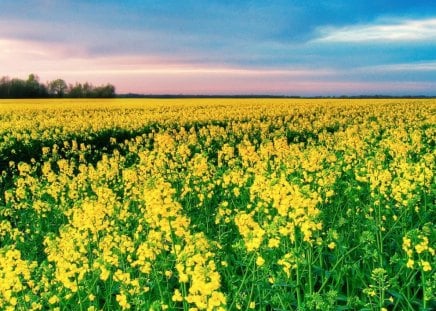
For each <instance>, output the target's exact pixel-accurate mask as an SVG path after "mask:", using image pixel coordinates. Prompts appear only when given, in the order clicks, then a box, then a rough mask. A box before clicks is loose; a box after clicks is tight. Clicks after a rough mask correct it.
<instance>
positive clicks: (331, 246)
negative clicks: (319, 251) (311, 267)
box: [327, 242, 336, 250]
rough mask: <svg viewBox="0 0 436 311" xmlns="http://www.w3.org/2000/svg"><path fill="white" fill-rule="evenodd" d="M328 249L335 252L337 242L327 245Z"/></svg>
mask: <svg viewBox="0 0 436 311" xmlns="http://www.w3.org/2000/svg"><path fill="white" fill-rule="evenodd" d="M327 247H328V248H330V249H331V250H334V249H335V247H336V243H335V242H330V243H329V245H327Z"/></svg>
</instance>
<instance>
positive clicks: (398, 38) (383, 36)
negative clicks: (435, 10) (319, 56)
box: [316, 18, 436, 43]
mask: <svg viewBox="0 0 436 311" xmlns="http://www.w3.org/2000/svg"><path fill="white" fill-rule="evenodd" d="M319 33H320V35H321V36H320V37H319V38H318V39H316V41H317V42H333V43H334V42H339V43H341V42H344V43H345V42H349V43H359V42H362V43H363V42H418V41H421V42H426V41H432V42H434V41H436V18H428V19H408V20H398V21H391V22H381V23H379V24H369V25H356V26H347V27H340V28H332V27H322V28H320V29H319Z"/></svg>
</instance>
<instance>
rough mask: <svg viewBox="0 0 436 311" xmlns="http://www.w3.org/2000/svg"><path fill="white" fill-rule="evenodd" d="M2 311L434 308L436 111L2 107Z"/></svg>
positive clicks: (422, 102) (359, 105)
mask: <svg viewBox="0 0 436 311" xmlns="http://www.w3.org/2000/svg"><path fill="white" fill-rule="evenodd" d="M0 132H1V135H0V171H1V177H0V178H1V179H0V310H87V311H91V310H184V311H186V310H192V311H194V310H432V309H433V310H434V308H436V303H435V293H436V276H435V273H434V271H435V267H436V259H435V248H436V246H435V241H436V238H435V236H436V235H435V226H434V221H435V219H436V217H435V216H436V215H435V211H436V210H435V194H436V183H435V163H436V161H435V160H436V159H435V158H436V148H435V139H436V100H434V99H407V100H406V99H401V100H400V99H390V100H337V99H322V100H315V99H313V100H311V99H176V100H174V99H168V100H151V99H138V100H125V99H123V100H121V99H113V100H39V101H38V100H3V101H0Z"/></svg>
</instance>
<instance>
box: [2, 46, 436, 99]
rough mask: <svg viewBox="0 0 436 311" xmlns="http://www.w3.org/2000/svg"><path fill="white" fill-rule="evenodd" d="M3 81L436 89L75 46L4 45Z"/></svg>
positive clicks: (185, 89)
mask: <svg viewBox="0 0 436 311" xmlns="http://www.w3.org/2000/svg"><path fill="white" fill-rule="evenodd" d="M0 68H1V72H0V75H9V76H11V77H20V78H26V77H27V75H28V74H29V73H36V74H38V75H39V76H40V78H41V81H43V82H45V81H49V80H52V79H56V78H59V77H61V78H63V79H65V80H66V81H67V82H69V83H74V82H76V81H77V82H85V81H88V82H91V83H93V84H96V85H98V84H105V83H112V84H114V85H115V86H116V88H117V92H118V93H128V92H132V93H145V94H162V93H166V94H296V95H319V94H322V95H331V94H335V95H340V94H365V93H383V94H386V93H392V92H393V93H398V92H400V91H405V92H406V93H407V92H425V91H426V90H429V89H434V88H435V87H436V85H435V83H432V82H428V83H416V82H348V81H335V80H340V78H341V73H340V72H338V71H334V70H329V69H322V68H319V69H307V68H298V69H292V68H281V69H280V68H279V69H277V68H273V69H264V68H241V67H236V66H233V67H232V66H224V65H222V66H220V65H217V64H195V63H186V62H183V61H181V60H178V59H177V58H163V57H161V56H159V55H145V56H141V55H131V56H111V57H104V56H99V57H97V56H90V55H89V54H88V53H86V51H84V50H81V49H80V48H77V47H75V46H73V45H70V44H61V43H41V42H33V41H23V40H8V39H0Z"/></svg>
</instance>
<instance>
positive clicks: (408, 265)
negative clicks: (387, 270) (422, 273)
mask: <svg viewBox="0 0 436 311" xmlns="http://www.w3.org/2000/svg"><path fill="white" fill-rule="evenodd" d="M414 264H415V261H413V259H410V258H409V260H408V261H407V263H406V267H407V268H409V269H413V265H414Z"/></svg>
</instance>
